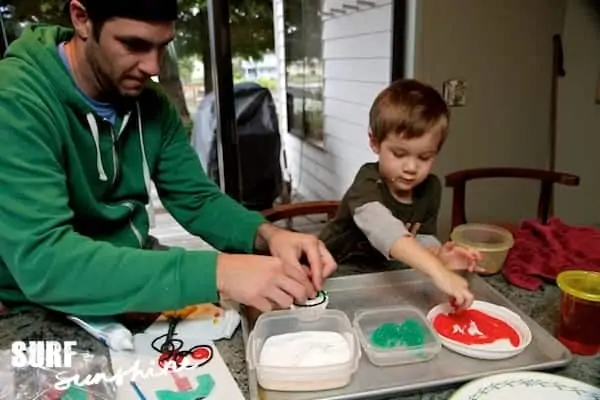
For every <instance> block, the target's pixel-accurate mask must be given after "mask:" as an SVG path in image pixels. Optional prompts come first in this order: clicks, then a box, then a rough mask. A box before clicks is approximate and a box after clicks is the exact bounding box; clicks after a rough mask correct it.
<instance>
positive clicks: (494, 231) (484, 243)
mask: <svg viewBox="0 0 600 400" xmlns="http://www.w3.org/2000/svg"><path fill="white" fill-rule="evenodd" d="M450 239H451V240H452V241H453V242H454V243H456V244H457V245H459V246H463V247H466V248H471V249H475V250H478V251H479V252H480V253H481V256H482V260H481V261H480V263H479V265H480V266H481V267H482V268H483V269H484V270H485V272H483V274H495V273H497V272H499V271H500V270H501V269H502V266H503V265H504V261H505V260H506V256H507V254H508V251H509V250H510V249H511V248H512V247H513V245H514V243H515V242H514V238H513V235H512V233H510V232H509V231H508V230H507V229H504V228H502V227H500V226H495V225H487V224H464V225H459V226H457V227H456V228H454V230H453V231H452V233H451V235H450Z"/></svg>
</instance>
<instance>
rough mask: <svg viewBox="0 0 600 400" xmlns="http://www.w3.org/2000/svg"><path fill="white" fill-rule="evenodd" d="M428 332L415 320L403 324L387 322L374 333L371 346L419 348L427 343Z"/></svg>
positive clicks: (408, 320)
mask: <svg viewBox="0 0 600 400" xmlns="http://www.w3.org/2000/svg"><path fill="white" fill-rule="evenodd" d="M425 336H426V331H425V329H424V328H423V326H422V325H421V324H420V323H419V322H418V321H416V320H414V319H407V320H405V321H404V322H403V323H401V324H397V323H394V322H386V323H384V324H382V325H380V326H379V327H378V328H377V329H375V330H374V331H373V333H372V334H371V337H370V341H371V344H373V345H374V346H376V347H381V348H384V349H391V348H394V347H398V346H404V347H418V346H422V345H423V344H424V343H425Z"/></svg>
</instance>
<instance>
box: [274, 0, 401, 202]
mask: <svg viewBox="0 0 600 400" xmlns="http://www.w3.org/2000/svg"><path fill="white" fill-rule="evenodd" d="M275 1H278V0H275ZM284 1H285V0H284ZM288 1H289V0H288ZM346 3H347V4H348V3H351V2H348V1H346ZM374 3H375V4H376V6H375V7H372V8H371V7H369V8H364V7H363V8H361V9H360V10H358V11H355V10H347V12H346V13H345V14H339V15H336V16H332V17H326V18H324V20H323V59H324V80H325V82H324V114H325V115H324V131H325V135H324V136H325V139H324V148H322V149H321V148H319V147H316V146H314V145H312V144H309V143H306V142H305V141H303V140H300V139H298V138H296V137H295V136H292V135H285V146H286V152H287V157H288V164H289V167H290V170H291V174H292V177H293V181H292V184H293V187H294V189H295V190H298V191H299V192H300V193H301V194H302V195H303V196H305V197H307V198H309V199H338V198H340V197H341V196H342V194H343V192H344V191H345V190H346V189H347V187H348V186H349V185H350V183H351V182H352V179H353V178H354V175H355V174H356V171H357V170H358V168H359V167H360V166H361V165H362V164H363V163H364V162H367V161H371V160H374V156H373V154H372V153H371V150H370V149H369V147H368V136H367V132H368V111H369V107H370V106H371V103H372V101H373V99H374V98H375V96H376V95H377V93H378V92H379V91H381V90H382V89H383V88H385V86H386V85H387V84H389V81H390V76H391V70H390V66H391V49H392V44H391V18H392V17H391V0H374ZM325 9H326V10H327V6H325Z"/></svg>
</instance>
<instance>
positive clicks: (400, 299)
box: [242, 270, 572, 400]
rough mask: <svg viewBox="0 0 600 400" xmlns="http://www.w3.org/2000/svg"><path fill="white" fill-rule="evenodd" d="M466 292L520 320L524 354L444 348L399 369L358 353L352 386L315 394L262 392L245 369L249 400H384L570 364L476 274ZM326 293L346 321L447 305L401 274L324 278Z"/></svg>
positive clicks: (418, 280) (246, 323)
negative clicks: (380, 310) (383, 311)
mask: <svg viewBox="0 0 600 400" xmlns="http://www.w3.org/2000/svg"><path fill="white" fill-rule="evenodd" d="M469 280H470V282H471V283H470V284H471V290H472V291H473V293H474V295H475V296H476V298H477V299H478V300H483V301H488V302H491V303H494V304H498V305H501V306H505V307H507V308H509V309H511V310H513V311H514V312H516V313H517V314H519V315H520V316H521V318H523V320H524V321H525V322H526V323H527V324H528V325H529V328H530V329H531V332H532V334H533V340H532V342H531V344H530V345H529V346H528V347H527V349H525V351H524V352H523V353H521V354H519V355H517V356H515V357H513V358H510V359H506V360H494V361H485V360H476V359H471V358H468V357H465V356H462V355H459V354H456V353H453V352H451V351H449V350H447V349H446V348H442V351H441V352H440V353H439V354H438V355H437V356H436V357H435V358H434V359H432V360H430V361H428V362H422V363H416V364H408V365H403V366H390V367H377V366H375V365H373V364H371V363H370V362H369V360H368V359H367V356H366V354H365V352H364V351H363V352H362V358H361V360H360V364H359V369H358V371H357V372H356V373H355V375H354V376H353V380H352V382H351V383H350V384H349V385H348V386H346V387H344V388H340V389H335V390H328V391H319V392H274V391H267V390H264V389H262V388H261V387H260V386H259V385H258V384H257V380H256V375H255V374H254V371H252V370H248V378H249V382H248V384H249V391H250V399H251V400H259V399H260V400H322V399H323V400H324V399H327V400H342V399H365V398H377V397H385V396H390V395H394V394H400V393H406V392H411V391H415V390H423V389H434V388H436V387H439V386H443V385H448V384H454V383H460V382H465V381H469V380H472V379H475V378H479V377H483V376H487V375H490V374H496V373H502V372H509V371H518V370H544V369H552V368H557V367H561V366H564V365H566V364H568V363H569V362H570V361H571V358H572V356H571V353H570V352H569V351H568V350H567V349H566V348H565V347H564V346H563V345H562V344H561V343H560V342H559V341H558V340H556V339H555V338H554V337H553V336H552V335H551V334H550V333H548V332H547V331H546V330H545V329H543V328H542V327H541V326H540V325H539V324H538V323H537V322H535V321H534V320H533V319H531V318H530V317H529V316H527V315H525V314H523V313H522V312H521V311H520V310H519V309H518V308H517V307H516V306H515V305H514V304H513V303H511V302H510V301H509V300H508V299H507V298H506V297H504V296H503V295H502V294H500V293H499V292H498V291H497V290H496V289H494V288H493V287H492V286H490V285H489V284H488V283H487V282H485V280H483V279H482V278H481V277H479V276H477V275H472V276H471V277H470V278H469ZM325 289H326V290H327V291H328V293H329V307H328V308H330V309H338V310H342V311H344V312H346V314H347V315H348V317H349V318H350V320H351V321H352V320H353V318H354V313H355V311H356V310H358V309H361V308H371V307H379V306H388V305H399V304H410V305H412V306H416V307H417V308H419V309H420V310H421V311H423V312H424V313H425V314H427V312H428V311H429V310H430V309H431V308H433V307H434V306H435V305H437V304H439V303H442V302H444V301H447V296H445V295H444V294H443V293H442V292H440V291H439V290H438V289H437V288H436V287H435V286H434V285H433V283H432V282H431V281H430V280H429V279H428V278H427V277H425V275H423V274H422V273H420V272H419V271H415V270H401V271H391V272H381V273H372V274H362V275H352V276H344V277H338V278H332V279H329V280H328V281H327V283H326V286H325ZM255 318H256V315H254V316H251V315H249V314H248V313H244V316H243V318H242V329H243V335H244V345H246V340H247V337H248V333H249V331H250V330H251V329H252V327H253V325H254V321H255Z"/></svg>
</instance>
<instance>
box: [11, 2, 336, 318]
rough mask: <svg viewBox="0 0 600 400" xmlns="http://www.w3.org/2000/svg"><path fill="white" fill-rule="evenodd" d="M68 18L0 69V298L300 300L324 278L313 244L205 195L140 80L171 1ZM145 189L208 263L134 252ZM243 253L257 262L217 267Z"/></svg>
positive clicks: (180, 142)
mask: <svg viewBox="0 0 600 400" xmlns="http://www.w3.org/2000/svg"><path fill="white" fill-rule="evenodd" d="M69 12H70V16H71V21H72V23H73V28H74V29H73V30H71V29H66V28H61V27H55V26H47V27H35V28H32V29H30V30H28V31H27V32H25V33H24V34H23V35H22V37H21V38H19V39H18V40H16V41H15V42H14V43H13V44H12V45H11V46H10V48H9V49H8V51H7V53H6V57H5V59H4V60H2V61H0V140H1V142H2V147H3V149H2V152H1V153H0V182H2V191H1V194H0V196H1V197H0V198H1V200H2V201H0V301H1V302H5V303H8V304H10V303H20V302H34V303H38V304H41V305H43V306H45V307H48V308H51V309H55V310H58V311H61V312H66V313H72V314H79V315H114V314H119V313H125V312H157V311H162V310H168V309H177V308H181V307H184V306H186V305H190V304H194V303H202V302H214V301H218V300H219V299H225V298H226V299H232V300H235V301H238V302H240V303H243V304H247V305H251V306H254V307H257V308H258V309H260V310H263V311H264V310H269V309H272V308H273V307H287V306H289V305H290V304H291V303H292V302H293V301H294V300H297V301H298V300H299V301H301V300H303V299H306V298H307V297H310V296H313V295H314V294H315V291H316V290H319V289H320V288H321V285H322V282H323V279H324V278H325V277H327V276H329V275H330V274H331V273H332V272H333V271H334V269H335V262H334V261H333V259H332V257H331V255H330V254H329V253H328V252H327V250H326V249H325V246H324V245H323V243H322V242H320V241H318V240H317V239H316V238H315V237H313V236H310V235H303V234H297V233H292V232H288V231H285V230H283V229H280V228H277V227H275V226H273V225H270V224H268V223H266V221H265V220H264V219H263V218H262V216H261V215H260V214H258V213H254V212H250V211H248V210H246V209H244V208H243V207H242V206H241V205H239V204H238V203H236V202H234V201H233V200H232V199H230V198H229V197H227V196H226V195H224V194H223V193H222V192H220V190H219V189H218V187H217V186H216V185H215V184H214V183H213V182H212V181H210V180H209V179H208V178H207V177H206V175H205V174H204V172H203V170H202V167H201V165H200V161H199V160H198V157H197V156H196V154H195V152H194V150H193V149H192V148H191V146H190V145H189V141H188V139H187V137H186V134H185V131H184V128H183V126H182V123H181V121H180V118H179V116H178V114H177V112H176V110H175V108H174V107H173V106H172V105H171V104H170V103H169V101H168V100H167V98H166V96H165V95H164V94H163V93H162V92H161V91H160V90H159V89H158V87H157V86H156V85H154V84H153V83H152V82H151V81H150V79H149V78H150V77H151V76H155V75H157V74H158V72H159V65H160V60H161V57H162V54H163V52H164V51H165V48H166V46H167V45H168V44H169V43H170V42H171V41H172V40H173V38H174V35H175V31H174V20H175V19H176V18H177V1H176V0H127V1H123V0H79V1H77V0H72V1H71V2H70V4H69ZM151 180H153V181H154V183H155V184H156V186H157V190H158V192H159V195H160V197H161V200H162V202H163V204H164V205H165V207H166V208H167V210H169V211H170V212H171V214H172V215H173V216H174V217H175V219H176V220H177V221H178V222H179V223H181V224H182V225H183V226H184V227H185V228H186V229H187V230H188V231H189V232H191V233H192V234H195V235H198V236H201V237H203V238H204V239H205V240H206V241H207V242H209V243H210V244H212V245H213V246H214V247H215V248H217V249H219V250H221V251H222V252H219V253H218V252H212V251H186V250H183V249H168V250H166V251H150V250H149V247H150V246H151V244H150V238H149V235H148V230H149V216H148V213H147V211H146V209H145V206H146V204H147V203H148V199H149V193H150V182H151ZM252 252H269V253H270V254H271V256H260V255H250V254H230V253H252ZM303 256H305V258H306V259H307V260H308V264H309V266H308V267H309V268H307V266H303V265H301V263H300V260H301V259H304V257H303Z"/></svg>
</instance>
